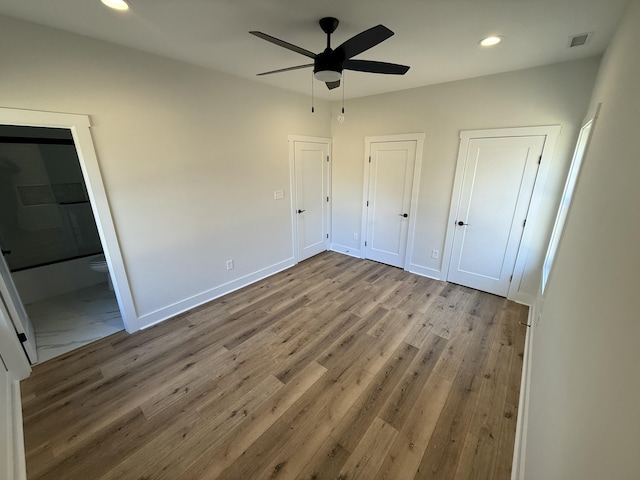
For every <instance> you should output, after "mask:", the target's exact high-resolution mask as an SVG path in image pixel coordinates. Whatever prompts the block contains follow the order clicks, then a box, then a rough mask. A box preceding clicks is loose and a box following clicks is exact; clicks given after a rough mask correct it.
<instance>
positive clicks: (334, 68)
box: [313, 48, 344, 78]
mask: <svg viewBox="0 0 640 480" xmlns="http://www.w3.org/2000/svg"><path fill="white" fill-rule="evenodd" d="M342 57H344V55H340V54H339V53H338V52H337V51H333V50H331V49H330V48H327V49H326V50H325V51H324V52H322V53H319V54H318V55H316V58H315V61H314V65H313V73H314V75H316V74H317V73H318V72H326V71H331V72H337V73H338V74H342V61H343V60H344V58H342ZM316 78H317V75H316Z"/></svg>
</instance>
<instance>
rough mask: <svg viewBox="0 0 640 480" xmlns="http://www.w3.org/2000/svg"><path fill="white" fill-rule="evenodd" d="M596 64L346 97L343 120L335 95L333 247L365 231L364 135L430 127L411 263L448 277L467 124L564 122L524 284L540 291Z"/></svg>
mask: <svg viewBox="0 0 640 480" xmlns="http://www.w3.org/2000/svg"><path fill="white" fill-rule="evenodd" d="M598 66H599V58H591V59H587V60H580V61H575V62H568V63H561V64H556V65H550V66H546V67H540V68H532V69H528V70H520V71H516V72H510V73H503V74H498V75H490V76H486V77H479V78H474V79H470V80H463V81H458V82H451V83H446V84H439V85H433V86H427V87H422V88H416V89H411V90H405V91H401V92H396V93H390V94H385V95H378V96H374V97H366V98H360V99H355V100H349V101H347V103H346V106H345V112H346V113H345V117H346V118H345V122H344V123H343V124H339V123H338V122H337V121H336V118H337V115H338V113H339V112H340V108H341V105H339V104H334V105H333V116H332V131H333V140H334V144H333V154H334V164H333V189H334V190H333V191H334V196H333V238H332V242H333V244H334V248H335V249H336V250H338V251H346V250H350V251H351V252H353V251H356V250H358V248H359V242H357V241H354V240H353V234H354V233H358V236H359V238H360V237H361V234H362V232H360V225H361V212H362V187H363V175H364V173H363V165H364V137H365V136H373V135H388V134H399V133H413V132H425V133H426V140H425V145H424V155H423V159H422V162H423V164H422V176H421V178H422V180H421V183H420V196H419V203H418V211H417V224H416V234H415V248H414V252H413V258H412V259H411V263H412V264H414V265H416V266H419V267H421V269H422V270H423V271H426V272H428V274H430V276H434V277H436V278H445V277H446V271H444V272H443V271H442V265H441V259H442V251H443V248H444V239H445V233H446V222H447V217H448V214H449V204H450V201H451V191H452V187H453V180H454V174H455V166H456V160H457V152H458V144H459V134H460V131H461V130H475V129H489V128H502V127H524V126H538V125H555V124H560V125H561V126H562V132H561V134H560V138H559V141H558V145H557V148H556V155H555V158H554V165H553V167H552V170H551V172H550V175H549V179H548V183H547V190H546V192H547V194H546V195H545V199H544V201H543V204H542V205H541V215H540V217H539V218H540V221H539V223H538V225H536V230H535V232H536V234H535V237H534V239H533V249H532V251H531V252H530V256H529V259H528V262H527V265H526V267H525V276H524V278H523V282H522V286H521V288H522V290H523V291H524V292H525V293H527V294H529V295H531V296H533V295H535V292H536V289H537V286H538V281H539V272H540V268H541V265H542V260H543V256H544V251H545V248H546V242H547V241H548V236H549V234H550V230H551V227H552V224H553V219H554V214H555V208H556V206H557V202H558V201H559V195H560V193H561V190H562V184H563V179H564V176H565V175H566V171H567V169H568V165H569V163H568V162H569V161H570V159H571V150H572V146H573V144H574V142H575V140H576V137H577V133H578V129H579V127H580V122H581V120H582V119H583V117H584V115H585V113H586V111H587V105H588V101H589V97H590V94H591V91H592V88H593V82H594V80H595V76H596V73H597V69H598ZM347 82H348V72H347ZM347 85H348V83H347ZM433 249H435V250H439V251H440V253H441V255H440V259H438V260H434V259H432V258H431V250H433Z"/></svg>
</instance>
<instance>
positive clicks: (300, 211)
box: [298, 210, 306, 213]
mask: <svg viewBox="0 0 640 480" xmlns="http://www.w3.org/2000/svg"><path fill="white" fill-rule="evenodd" d="M302 212H306V210H298V213H302Z"/></svg>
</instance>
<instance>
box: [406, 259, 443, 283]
mask: <svg viewBox="0 0 640 480" xmlns="http://www.w3.org/2000/svg"><path fill="white" fill-rule="evenodd" d="M405 270H407V271H408V272H410V273H415V274H416V275H420V276H421V277H427V278H432V279H434V280H440V279H441V276H442V272H441V271H440V270H438V269H436V268H429V267H425V266H423V265H418V264H415V263H409V266H408V267H407V268H405Z"/></svg>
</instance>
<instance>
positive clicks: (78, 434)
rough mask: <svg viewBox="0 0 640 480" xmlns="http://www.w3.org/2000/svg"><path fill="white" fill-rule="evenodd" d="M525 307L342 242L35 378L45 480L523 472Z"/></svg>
mask: <svg viewBox="0 0 640 480" xmlns="http://www.w3.org/2000/svg"><path fill="white" fill-rule="evenodd" d="M526 319H527V308H526V307H523V306H521V305H517V304H515V303H512V302H509V301H507V300H505V299H503V298H500V297H496V296H493V295H489V294H486V293H481V292H478V291H475V290H472V289H469V288H465V287H461V286H457V285H452V284H447V283H445V282H438V281H434V280H430V279H427V278H424V277H419V276H416V275H412V274H409V273H406V272H404V271H402V270H399V269H397V268H394V267H389V266H387V265H381V264H378V263H375V262H372V261H368V260H360V259H355V258H351V257H347V256H344V255H340V254H337V253H332V252H327V253H324V254H321V255H318V256H316V257H314V258H311V259H309V260H307V261H305V262H302V263H300V264H299V265H298V266H296V267H294V268H291V269H289V270H287V271H285V272H282V273H279V274H277V275H275V276H272V277H270V278H268V279H266V280H263V281H261V282H258V283H256V284H253V285H251V286H249V287H246V288H244V289H242V290H240V291H238V292H235V293H232V294H230V295H227V296H225V297H222V298H219V299H217V300H215V301H213V302H211V303H209V304H207V305H204V306H202V307H200V308H198V309H196V310H193V311H191V312H188V313H186V314H183V315H180V316H178V317H176V318H174V319H171V320H168V321H166V322H163V323H162V324H159V325H157V326H155V327H152V328H149V329H147V330H144V331H141V332H138V333H136V334H133V335H127V334H126V333H124V332H120V333H117V334H115V335H112V336H110V337H107V338H105V339H103V340H100V341H98V342H95V343H93V344H91V345H88V346H86V347H83V348H81V349H79V350H77V351H74V352H71V353H69V354H67V355H65V356H62V357H59V358H56V359H53V360H51V361H48V362H45V363H43V364H41V365H37V366H36V367H35V368H34V371H33V374H32V376H31V377H30V378H28V379H27V380H25V381H23V382H22V398H23V412H24V426H25V443H26V452H27V471H28V478H29V479H30V480H35V479H56V480H60V479H64V480H72V479H82V480H99V479H101V480H106V479H120V480H122V479H153V480H156V479H171V480H186V479H215V478H220V479H239V480H240V479H242V480H253V479H266V478H274V479H285V478H286V479H289V478H300V479H356V478H360V479H366V480H372V479H394V480H403V479H414V478H415V479H438V480H447V479H457V478H460V479H468V478H476V479H483V480H487V479H508V478H510V469H511V461H512V454H513V446H514V439H515V424H516V414H517V405H518V395H519V388H520V377H521V370H522V356H523V350H524V335H525V332H524V327H522V326H520V325H518V322H519V321H521V322H526Z"/></svg>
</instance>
